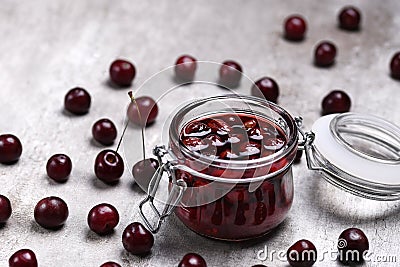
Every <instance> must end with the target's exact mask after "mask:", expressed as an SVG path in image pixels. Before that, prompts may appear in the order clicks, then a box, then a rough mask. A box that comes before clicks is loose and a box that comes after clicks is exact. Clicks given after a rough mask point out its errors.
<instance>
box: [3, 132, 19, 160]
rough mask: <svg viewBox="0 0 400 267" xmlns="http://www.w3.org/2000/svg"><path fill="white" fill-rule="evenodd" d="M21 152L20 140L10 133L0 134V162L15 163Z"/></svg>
mask: <svg viewBox="0 0 400 267" xmlns="http://www.w3.org/2000/svg"><path fill="white" fill-rule="evenodd" d="M21 154H22V144H21V141H20V140H19V139H18V137H16V136H15V135H12V134H2V135H0V163H3V164H13V163H16V162H17V161H18V160H19V158H20V156H21Z"/></svg>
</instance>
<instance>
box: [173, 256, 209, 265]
mask: <svg viewBox="0 0 400 267" xmlns="http://www.w3.org/2000/svg"><path fill="white" fill-rule="evenodd" d="M178 267H207V263H206V261H205V260H204V258H203V257H202V256H200V255H199V254H197V253H188V254H186V255H185V256H183V258H182V260H181V261H180V262H179V264H178Z"/></svg>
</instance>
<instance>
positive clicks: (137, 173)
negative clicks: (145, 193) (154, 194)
mask: <svg viewBox="0 0 400 267" xmlns="http://www.w3.org/2000/svg"><path fill="white" fill-rule="evenodd" d="M158 167H159V163H158V160H156V159H154V158H149V159H145V160H140V161H138V162H136V163H135V165H133V168H132V175H133V178H134V179H135V182H136V183H137V184H138V185H140V187H141V188H142V189H143V190H147V188H148V186H149V183H150V180H151V179H152V178H153V175H154V173H155V172H156V170H157V169H158Z"/></svg>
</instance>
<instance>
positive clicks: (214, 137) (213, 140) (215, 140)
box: [206, 134, 226, 147]
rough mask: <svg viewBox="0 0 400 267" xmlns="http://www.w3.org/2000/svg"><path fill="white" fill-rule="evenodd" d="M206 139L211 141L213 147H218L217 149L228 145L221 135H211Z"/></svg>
mask: <svg viewBox="0 0 400 267" xmlns="http://www.w3.org/2000/svg"><path fill="white" fill-rule="evenodd" d="M206 139H208V140H210V142H211V145H213V146H216V147H222V146H224V145H225V144H226V142H225V141H224V140H222V138H221V137H220V136H219V135H216V134H210V135H208V136H207V137H206Z"/></svg>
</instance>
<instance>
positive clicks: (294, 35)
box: [284, 15, 307, 41]
mask: <svg viewBox="0 0 400 267" xmlns="http://www.w3.org/2000/svg"><path fill="white" fill-rule="evenodd" d="M306 31H307V23H306V21H305V19H304V18H303V17H302V16H300V15H292V16H289V17H287V18H286V20H285V23H284V36H285V38H286V39H287V40H290V41H301V40H303V39H304V36H305V34H306Z"/></svg>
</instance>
